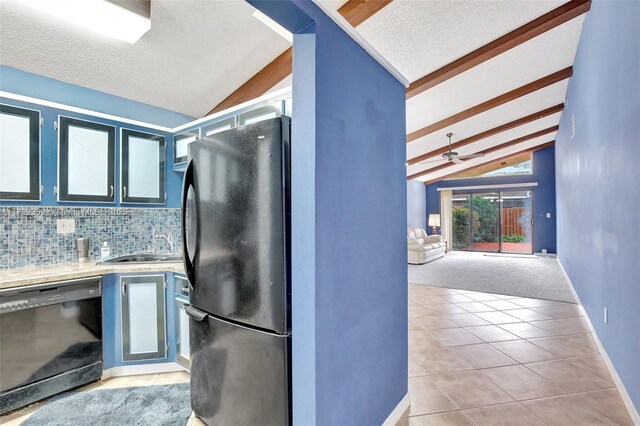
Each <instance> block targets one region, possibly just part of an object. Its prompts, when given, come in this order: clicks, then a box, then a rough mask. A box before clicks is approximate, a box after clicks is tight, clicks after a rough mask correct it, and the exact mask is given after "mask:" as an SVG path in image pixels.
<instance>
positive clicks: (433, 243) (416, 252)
mask: <svg viewBox="0 0 640 426" xmlns="http://www.w3.org/2000/svg"><path fill="white" fill-rule="evenodd" d="M446 251H447V245H446V243H445V242H444V241H442V237H441V236H440V235H428V234H427V233H426V232H425V230H424V229H422V228H407V258H408V260H409V263H411V264H413V265H421V264H423V263H427V262H431V261H432V260H436V259H440V258H441V257H443V256H444V254H445V252H446Z"/></svg>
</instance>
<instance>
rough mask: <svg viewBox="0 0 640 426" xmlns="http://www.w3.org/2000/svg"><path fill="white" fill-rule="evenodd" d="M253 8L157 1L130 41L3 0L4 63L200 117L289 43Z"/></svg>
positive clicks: (238, 0) (236, 1)
mask: <svg viewBox="0 0 640 426" xmlns="http://www.w3.org/2000/svg"><path fill="white" fill-rule="evenodd" d="M342 3H344V0H341V1H337V2H333V5H334V6H335V7H339V6H340V5H342ZM254 10H255V9H254V8H253V7H252V6H250V5H249V4H248V3H247V2H245V1H244V0H227V1H206V0H152V2H151V22H152V24H151V30H149V32H147V33H146V34H145V35H144V36H142V38H141V39H140V40H139V41H138V42H137V43H135V44H133V45H131V44H128V43H125V42H121V41H118V40H114V39H110V38H106V37H103V36H100V35H96V34H93V33H89V32H87V31H84V30H82V29H80V28H76V27H74V26H71V25H69V24H67V23H65V22H62V21H59V20H57V19H55V18H53V17H50V16H49V15H46V14H44V13H41V12H39V11H36V10H33V9H31V8H28V7H26V6H24V5H22V4H19V3H15V2H12V1H7V0H2V1H1V2H0V49H1V50H0V52H1V55H0V63H2V65H8V66H11V67H15V68H19V69H21V70H25V71H29V72H32V73H35V74H40V75H43V76H46V77H50V78H54V79H57V80H62V81H65V82H67V83H72V84H76V85H79V86H84V87H88V88H91V89H96V90H100V91H103V92H106V93H110V94H114V95H118V96H122V97H125V98H128V99H133V100H136V101H140V102H145V103H147V104H150V105H154V106H158V107H163V108H167V109H169V110H173V111H177V112H181V113H184V114H188V115H191V116H196V117H198V116H202V115H204V114H206V112H207V111H209V110H210V109H211V107H212V106H213V105H216V104H217V103H219V102H220V101H221V100H223V99H224V98H225V97H226V96H228V95H229V94H230V93H231V92H232V91H233V90H234V89H236V88H237V87H238V86H240V85H241V84H242V83H244V82H245V81H246V80H247V79H249V78H250V77H251V76H252V75H253V74H255V73H256V72H257V71H259V70H260V69H262V68H263V67H264V66H265V65H267V64H268V63H269V62H271V61H272V60H273V58H275V57H276V56H278V55H279V54H280V53H282V52H283V51H284V50H286V49H287V48H288V47H289V46H290V45H289V43H288V42H287V41H286V40H284V39H283V38H282V37H281V36H279V35H278V34H276V33H275V32H274V31H272V30H271V29H269V28H268V27H267V26H266V25H264V24H263V23H261V22H260V21H258V20H257V19H255V18H254V17H252V16H251V15H252V13H253V11H254Z"/></svg>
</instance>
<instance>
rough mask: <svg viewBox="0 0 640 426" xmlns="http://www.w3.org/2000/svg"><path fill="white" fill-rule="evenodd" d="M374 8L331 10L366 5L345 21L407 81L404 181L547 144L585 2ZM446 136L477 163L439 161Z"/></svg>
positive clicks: (257, 78)
mask: <svg viewBox="0 0 640 426" xmlns="http://www.w3.org/2000/svg"><path fill="white" fill-rule="evenodd" d="M372 3H376V1H375V0H373V1H371V0H369V1H368V2H367V1H366V0H350V1H349V2H347V4H346V5H345V6H343V7H342V9H340V10H339V11H340V12H341V13H342V14H343V16H345V18H347V20H349V17H348V15H347V14H346V13H344V12H345V9H347V8H348V6H350V5H353V4H360V5H361V6H362V7H364V5H367V4H368V5H369V6H368V8H369V13H368V15H369V16H368V17H367V18H366V19H362V20H361V22H357V23H355V22H352V24H354V25H357V27H356V29H357V30H358V31H359V32H360V33H361V34H362V35H363V36H364V37H365V38H366V39H367V41H369V42H370V43H371V44H372V45H373V46H374V47H375V48H376V49H377V50H378V51H380V52H381V53H382V54H383V56H385V57H386V58H387V59H388V60H389V61H390V62H391V64H392V65H394V66H395V67H396V68H397V69H398V70H400V71H401V72H402V73H403V74H404V75H405V76H406V77H407V78H408V79H409V80H410V81H412V84H411V86H410V87H409V88H408V89H407V177H408V178H409V179H418V180H421V181H424V182H426V183H430V182H435V181H438V180H441V179H444V178H448V177H451V176H454V175H456V174H457V173H460V172H462V171H464V170H469V169H473V168H477V167H479V166H481V165H483V164H487V163H492V162H496V161H503V160H505V159H507V158H509V157H512V156H515V155H520V154H522V153H523V152H531V151H533V150H536V149H540V148H541V147H547V146H551V145H553V142H554V138H555V134H556V131H557V130H558V124H559V121H560V116H561V114H562V111H563V109H564V98H565V94H566V90H567V84H568V79H569V78H570V77H571V75H572V64H573V60H574V57H575V53H576V49H577V46H578V41H579V38H580V33H581V31H582V24H583V21H584V14H585V12H587V11H588V10H589V7H590V1H585V0H572V1H569V2H566V1H520V2H504V1H482V2H478V1H447V0H435V1H412V0H393V1H390V0H385V1H384V2H377V4H378V8H376V9H374V8H371V6H370V5H371V4H372ZM283 62H284V63H285V64H286V66H285V65H283ZM274 70H280V73H279V74H278V73H275V72H274ZM290 70H291V68H290V58H285V57H283V56H281V57H279V58H278V59H276V60H275V61H274V62H272V63H271V64H270V65H269V66H268V67H266V68H265V69H263V70H261V71H260V72H258V73H257V74H256V75H254V77H253V78H252V79H251V80H249V81H248V82H247V83H245V84H244V85H243V86H240V87H239V88H238V89H237V90H236V91H234V93H233V94H232V95H230V96H229V97H228V98H227V99H226V100H225V102H223V103H222V104H220V105H218V106H217V107H216V108H215V109H214V111H216V110H219V109H221V108H223V107H229V106H231V105H233V104H234V103H239V101H240V100H241V99H246V97H247V94H251V95H253V96H257V95H258V94H262V93H264V92H265V91H266V90H267V89H261V90H260V91H259V93H256V92H255V91H252V90H255V89H256V87H257V85H256V84H255V82H260V84H261V85H262V86H263V87H264V86H269V85H274V84H275V86H274V87H281V86H282V85H284V84H287V83H288V82H289V81H290V79H288V78H285V79H284V80H282V79H283V78H284V77H285V76H286V75H288V74H289V72H290ZM276 75H277V77H276ZM278 82H279V83H278ZM276 83H277V84H276ZM243 96H244V98H243ZM447 133H453V142H454V143H453V146H452V149H453V151H455V152H457V153H458V155H459V156H465V155H473V154H476V155H481V156H480V157H478V158H473V159H468V160H457V161H455V162H454V161H447V160H446V159H443V157H442V155H443V154H445V153H447V152H448V151H449V150H448V146H447V142H448V139H447V137H446V134H447Z"/></svg>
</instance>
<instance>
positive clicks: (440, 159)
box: [418, 158, 447, 164]
mask: <svg viewBox="0 0 640 426" xmlns="http://www.w3.org/2000/svg"><path fill="white" fill-rule="evenodd" d="M438 161H447V159H446V158H439V159H437V160H429V161H421V162H419V163H418V164H427V163H437V162H438Z"/></svg>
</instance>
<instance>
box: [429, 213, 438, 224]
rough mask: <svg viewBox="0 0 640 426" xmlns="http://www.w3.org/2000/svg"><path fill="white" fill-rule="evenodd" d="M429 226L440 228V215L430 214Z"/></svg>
mask: <svg viewBox="0 0 640 426" xmlns="http://www.w3.org/2000/svg"><path fill="white" fill-rule="evenodd" d="M429 226H440V215H439V214H430V215H429Z"/></svg>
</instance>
